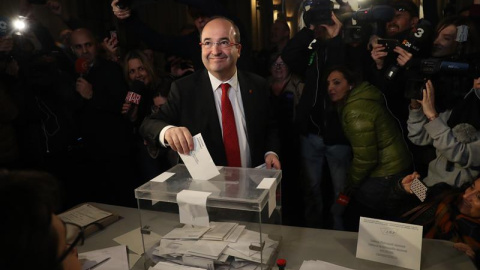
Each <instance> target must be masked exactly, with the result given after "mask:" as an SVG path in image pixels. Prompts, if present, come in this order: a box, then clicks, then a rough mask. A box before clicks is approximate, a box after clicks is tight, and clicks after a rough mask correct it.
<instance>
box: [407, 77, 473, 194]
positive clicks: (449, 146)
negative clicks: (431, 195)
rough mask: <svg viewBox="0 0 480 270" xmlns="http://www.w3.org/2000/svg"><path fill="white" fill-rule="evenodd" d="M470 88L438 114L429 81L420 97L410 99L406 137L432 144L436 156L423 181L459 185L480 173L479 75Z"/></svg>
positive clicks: (419, 142)
mask: <svg viewBox="0 0 480 270" xmlns="http://www.w3.org/2000/svg"><path fill="white" fill-rule="evenodd" d="M474 77H475V79H474V80H473V88H472V89H471V90H470V92H468V94H467V95H465V97H464V98H463V99H462V100H460V101H459V102H458V103H457V104H456V105H455V106H454V107H453V109H450V110H447V111H445V112H441V113H440V114H439V113H438V111H437V109H436V97H435V90H434V88H433V84H432V82H431V81H428V82H427V84H426V90H423V99H422V100H421V101H420V100H413V99H412V101H411V105H410V115H409V119H408V131H409V132H408V137H409V139H410V140H411V141H412V142H413V143H414V144H417V145H433V146H434V147H435V149H436V153H437V157H436V158H435V159H434V160H432V161H431V162H430V164H429V167H428V175H427V177H425V179H424V181H425V183H426V184H427V185H429V186H431V185H434V184H436V183H438V182H446V183H447V184H449V185H452V186H456V187H460V186H461V185H463V184H464V183H465V182H468V181H473V180H475V178H474V177H475V176H477V175H478V174H479V173H480V74H476V75H474Z"/></svg>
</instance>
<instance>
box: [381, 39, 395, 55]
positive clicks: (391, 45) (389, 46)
mask: <svg viewBox="0 0 480 270" xmlns="http://www.w3.org/2000/svg"><path fill="white" fill-rule="evenodd" d="M377 43H378V44H381V45H383V46H385V50H384V51H386V52H393V49H395V47H397V46H398V45H399V43H398V40H396V39H388V38H379V39H378V41H377Z"/></svg>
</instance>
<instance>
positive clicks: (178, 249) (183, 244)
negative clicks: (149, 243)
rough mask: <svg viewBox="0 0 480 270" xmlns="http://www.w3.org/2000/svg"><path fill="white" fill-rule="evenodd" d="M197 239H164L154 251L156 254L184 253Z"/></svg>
mask: <svg viewBox="0 0 480 270" xmlns="http://www.w3.org/2000/svg"><path fill="white" fill-rule="evenodd" d="M195 242H196V241H195V240H173V239H162V240H161V241H160V245H159V246H158V247H156V248H155V250H154V251H153V254H154V255H157V256H166V255H183V254H186V253H188V250H189V249H190V248H191V247H192V246H193V245H194V244H195Z"/></svg>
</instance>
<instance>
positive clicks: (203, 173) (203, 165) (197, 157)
mask: <svg viewBox="0 0 480 270" xmlns="http://www.w3.org/2000/svg"><path fill="white" fill-rule="evenodd" d="M193 144H194V148H193V151H190V153H189V154H188V155H183V154H179V155H180V157H181V158H182V160H183V163H184V164H185V166H186V167H187V170H188V172H189V173H190V175H191V176H192V178H193V179H195V180H209V179H211V178H213V177H215V176H217V175H219V174H220V172H219V171H218V169H217V167H216V166H215V163H213V159H212V156H210V152H208V149H207V146H206V145H205V142H204V141H203V137H202V134H201V133H199V134H197V135H195V136H193Z"/></svg>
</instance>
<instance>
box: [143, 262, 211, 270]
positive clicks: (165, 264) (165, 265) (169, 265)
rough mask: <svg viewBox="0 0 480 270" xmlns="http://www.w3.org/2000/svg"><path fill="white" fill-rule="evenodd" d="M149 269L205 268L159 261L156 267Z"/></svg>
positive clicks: (191, 269)
mask: <svg viewBox="0 0 480 270" xmlns="http://www.w3.org/2000/svg"><path fill="white" fill-rule="evenodd" d="M148 269H149V270H152V269H161V270H205V269H204V268H198V267H191V266H186V265H181V264H176V263H171V262H159V263H157V264H156V265H155V266H154V267H150V268H148Z"/></svg>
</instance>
